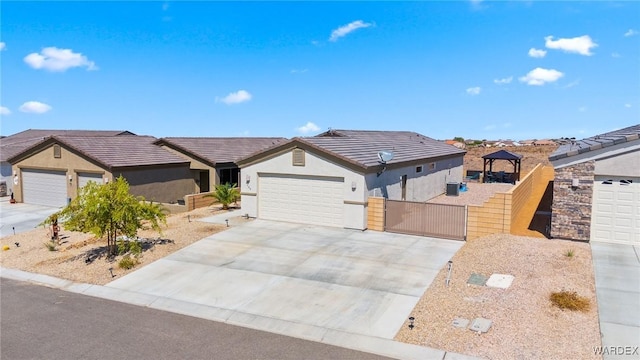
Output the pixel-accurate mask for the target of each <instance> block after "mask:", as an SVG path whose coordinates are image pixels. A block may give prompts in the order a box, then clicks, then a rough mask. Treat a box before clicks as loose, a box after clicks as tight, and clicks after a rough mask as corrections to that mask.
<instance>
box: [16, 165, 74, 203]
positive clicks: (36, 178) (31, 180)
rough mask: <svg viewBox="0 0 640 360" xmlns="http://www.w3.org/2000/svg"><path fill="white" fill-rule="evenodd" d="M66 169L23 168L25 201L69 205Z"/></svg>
mask: <svg viewBox="0 0 640 360" xmlns="http://www.w3.org/2000/svg"><path fill="white" fill-rule="evenodd" d="M66 178H67V176H66V174H65V172H64V171H50V170H22V194H23V201H24V202H25V203H27V204H38V205H47V206H55V207H61V206H65V205H67V182H66Z"/></svg>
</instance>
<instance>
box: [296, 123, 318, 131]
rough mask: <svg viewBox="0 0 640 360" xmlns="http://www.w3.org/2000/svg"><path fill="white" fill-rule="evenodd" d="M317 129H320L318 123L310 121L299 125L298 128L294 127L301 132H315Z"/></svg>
mask: <svg viewBox="0 0 640 360" xmlns="http://www.w3.org/2000/svg"><path fill="white" fill-rule="evenodd" d="M318 130H320V128H319V127H318V125H316V124H314V123H312V122H311V121H309V122H307V123H306V124H304V125H303V126H300V127H299V128H297V129H296V131H298V132H299V133H301V134H308V133H310V132H316V131H318Z"/></svg>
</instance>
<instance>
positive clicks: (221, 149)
mask: <svg viewBox="0 0 640 360" xmlns="http://www.w3.org/2000/svg"><path fill="white" fill-rule="evenodd" d="M284 141H286V139H285V138H275V137H274V138H271V137H165V138H161V139H160V140H157V141H156V142H155V144H156V145H158V146H161V147H163V148H164V149H166V150H168V151H171V152H173V153H175V154H176V155H179V156H181V157H182V158H184V159H186V160H187V161H189V163H190V169H191V176H192V177H193V179H194V182H195V190H194V193H203V192H208V191H211V190H212V189H213V186H212V185H214V186H215V185H218V184H226V183H230V184H238V185H240V184H239V183H238V174H239V173H240V168H238V165H237V164H236V161H237V160H239V159H241V158H243V157H246V156H248V155H250V154H253V153H255V152H257V151H260V150H263V149H266V148H268V147H271V146H274V145H276V144H279V143H281V142H284Z"/></svg>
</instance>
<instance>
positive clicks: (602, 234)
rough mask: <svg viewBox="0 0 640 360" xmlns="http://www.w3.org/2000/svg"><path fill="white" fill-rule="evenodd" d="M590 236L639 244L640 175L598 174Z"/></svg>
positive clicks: (592, 238)
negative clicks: (638, 176) (636, 176)
mask: <svg viewBox="0 0 640 360" xmlns="http://www.w3.org/2000/svg"><path fill="white" fill-rule="evenodd" d="M591 240H592V241H606V242H616V243H624V244H633V245H639V244H640V178H602V177H596V179H595V181H594V186H593V211H592V215H591Z"/></svg>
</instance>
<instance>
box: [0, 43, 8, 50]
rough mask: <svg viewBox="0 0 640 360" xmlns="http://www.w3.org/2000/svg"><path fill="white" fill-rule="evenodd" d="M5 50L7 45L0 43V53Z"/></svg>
mask: <svg viewBox="0 0 640 360" xmlns="http://www.w3.org/2000/svg"><path fill="white" fill-rule="evenodd" d="M6 48H7V44H6V43H5V42H4V41H0V51H2V50H4V49H6Z"/></svg>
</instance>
